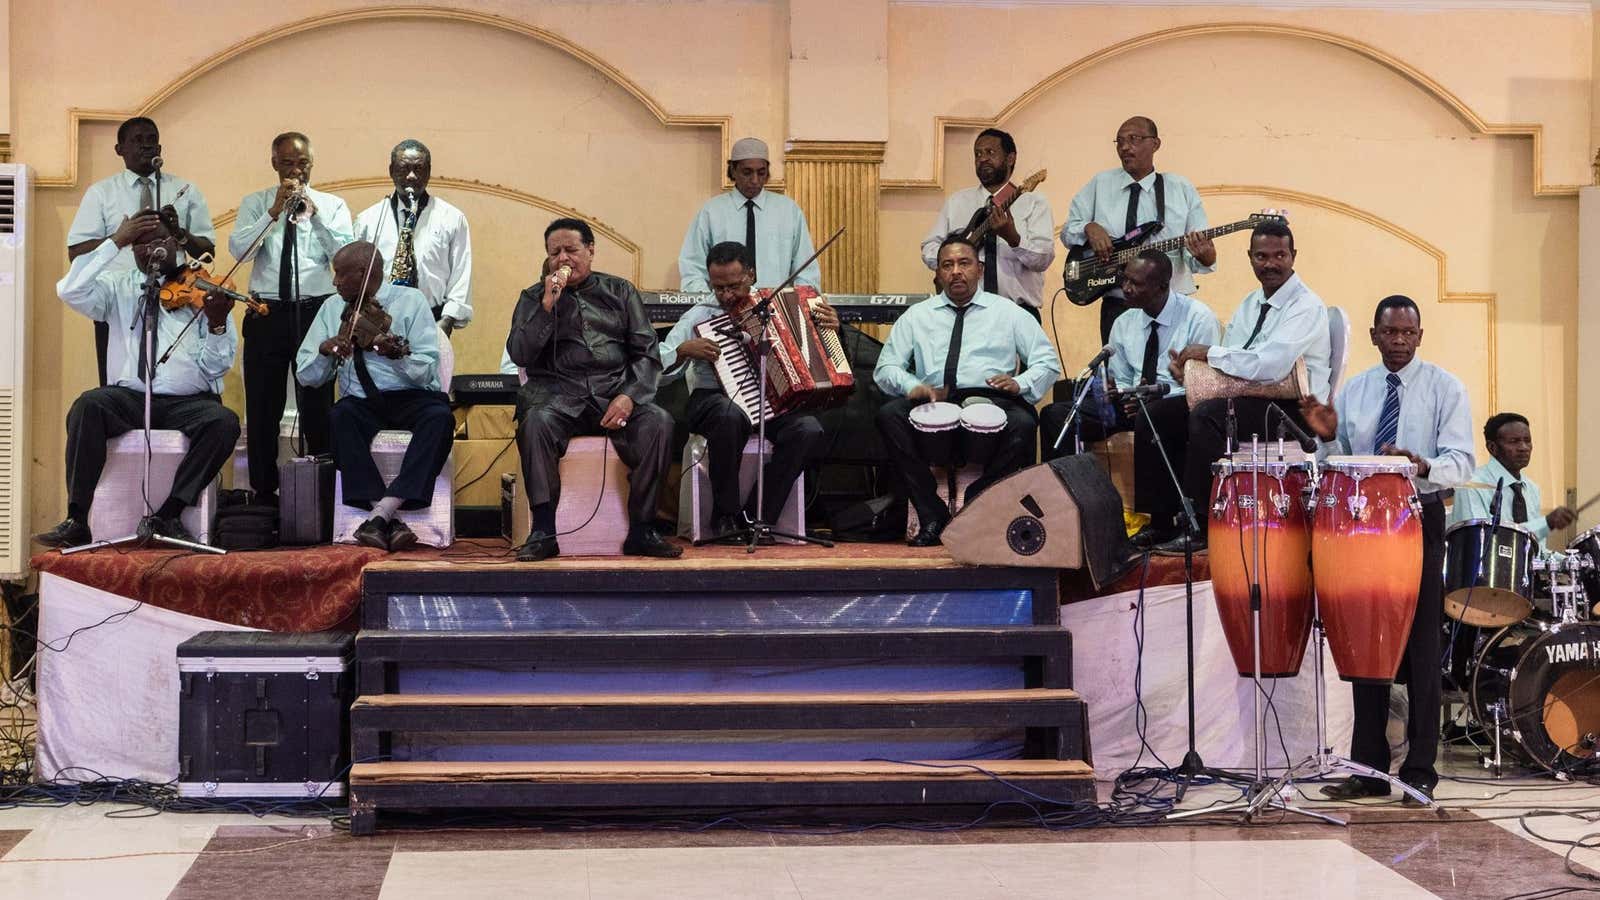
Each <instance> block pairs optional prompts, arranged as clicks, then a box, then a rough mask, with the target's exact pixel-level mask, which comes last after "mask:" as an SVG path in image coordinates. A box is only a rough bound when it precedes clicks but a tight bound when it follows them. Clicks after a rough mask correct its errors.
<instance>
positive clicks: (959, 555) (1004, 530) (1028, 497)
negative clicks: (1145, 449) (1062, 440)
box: [943, 454, 1132, 585]
mask: <svg viewBox="0 0 1600 900" xmlns="http://www.w3.org/2000/svg"><path fill="white" fill-rule="evenodd" d="M943 543H944V545H945V547H946V548H947V549H949V551H950V555H951V556H952V557H954V558H955V560H956V562H960V563H965V564H968V565H988V566H1035V567H1048V568H1059V569H1078V568H1082V567H1083V566H1084V565H1085V564H1087V565H1088V566H1089V574H1090V576H1091V577H1092V578H1093V579H1094V581H1095V583H1096V584H1097V585H1098V584H1103V583H1108V582H1110V581H1112V580H1115V579H1116V578H1117V577H1119V576H1120V575H1121V574H1122V572H1124V571H1126V568H1127V561H1128V559H1129V558H1131V556H1132V546H1131V545H1130V544H1129V543H1128V534H1127V531H1126V529H1125V527H1124V525H1123V519H1122V497H1121V495H1119V494H1118V493H1117V489H1116V487H1115V486H1114V485H1112V483H1111V477H1110V476H1109V475H1107V474H1106V471H1105V469H1103V468H1102V467H1101V466H1100V464H1099V462H1097V461H1096V460H1095V458H1094V457H1093V456H1091V455H1089V454H1083V455H1079V456H1064V457H1062V458H1060V459H1056V460H1052V461H1051V462H1048V463H1043V464H1040V465H1037V466H1031V467H1029V468H1026V469H1023V470H1022V471H1020V472H1017V473H1016V474H1014V475H1010V476H1008V477H1006V478H1004V479H1002V480H1000V481H997V482H995V483H994V484H993V485H991V486H990V487H989V489H988V490H986V491H984V492H983V493H982V494H980V495H978V497H977V499H975V500H973V501H972V502H971V503H969V504H967V506H966V507H965V508H964V509H962V510H961V512H960V513H958V514H957V515H956V517H955V518H954V519H951V520H950V524H949V525H947V526H945V529H944V534H943Z"/></svg>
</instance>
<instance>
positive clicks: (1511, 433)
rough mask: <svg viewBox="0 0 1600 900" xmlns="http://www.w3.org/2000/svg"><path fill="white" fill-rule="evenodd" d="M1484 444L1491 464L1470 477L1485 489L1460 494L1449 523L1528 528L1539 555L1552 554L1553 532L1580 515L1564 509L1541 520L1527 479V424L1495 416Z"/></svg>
mask: <svg viewBox="0 0 1600 900" xmlns="http://www.w3.org/2000/svg"><path fill="white" fill-rule="evenodd" d="M1483 443H1484V446H1485V447H1487V448H1488V449H1489V461H1488V462H1486V463H1484V464H1483V465H1481V466H1479V467H1478V468H1476V469H1474V470H1473V471H1472V474H1471V475H1469V476H1467V481H1468V483H1471V484H1481V485H1486V487H1482V488H1468V487H1462V488H1457V489H1456V499H1455V506H1454V507H1452V508H1451V510H1450V522H1451V524H1454V523H1456V522H1466V521H1469V520H1472V519H1496V518H1498V519H1499V521H1501V522H1509V523H1511V524H1513V525H1520V526H1522V527H1523V528H1526V529H1527V530H1528V531H1529V532H1530V533H1532V534H1533V536H1534V537H1535V538H1538V540H1539V550H1540V551H1541V552H1545V553H1548V552H1549V548H1548V547H1546V546H1545V540H1546V539H1547V538H1549V537H1550V532H1552V531H1560V530H1562V529H1563V528H1568V527H1571V525H1572V523H1573V522H1576V521H1577V520H1578V516H1577V514H1576V513H1574V512H1573V511H1572V510H1570V509H1568V508H1566V507H1565V506H1558V507H1556V508H1555V509H1552V510H1550V512H1548V513H1546V514H1544V515H1542V516H1541V515H1540V514H1539V509H1540V503H1539V499H1540V498H1539V486H1538V485H1537V484H1534V483H1533V482H1532V481H1530V480H1528V479H1527V478H1524V477H1523V474H1524V473H1525V472H1526V471H1527V468H1528V463H1529V462H1530V461H1532V459H1533V431H1532V429H1530V428H1529V426H1528V419H1527V418H1526V417H1525V416H1522V415H1520V414H1518V413H1514V412H1503V413H1496V414H1494V415H1492V416H1490V417H1489V421H1487V422H1485V423H1484V425H1483Z"/></svg>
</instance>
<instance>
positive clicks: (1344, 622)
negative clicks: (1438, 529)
mask: <svg viewBox="0 0 1600 900" xmlns="http://www.w3.org/2000/svg"><path fill="white" fill-rule="evenodd" d="M1321 470H1322V477H1321V482H1320V484H1319V485H1318V487H1317V489H1316V490H1315V491H1313V490H1312V485H1311V477H1310V463H1309V462H1308V461H1307V460H1306V459H1305V457H1304V455H1303V454H1299V455H1298V458H1291V457H1284V458H1282V459H1279V458H1277V455H1276V454H1273V458H1272V459H1271V460H1270V461H1267V462H1264V463H1261V464H1260V466H1259V467H1258V468H1257V469H1256V470H1254V471H1252V468H1251V462H1250V457H1249V454H1248V453H1239V454H1234V455H1233V456H1232V457H1230V458H1226V459H1222V460H1218V461H1217V462H1215V463H1213V464H1212V467H1211V472H1212V482H1211V512H1210V522H1209V535H1208V541H1209V545H1210V559H1211V580H1212V590H1213V593H1214V594H1215V595H1216V599H1217V612H1218V614H1219V616H1220V618H1221V620H1222V630H1223V634H1224V635H1225V636H1226V637H1227V639H1228V649H1229V650H1230V651H1231V652H1232V654H1233V661H1234V665H1235V667H1236V668H1237V669H1238V672H1239V674H1240V675H1241V676H1243V677H1246V678H1248V677H1251V676H1252V675H1253V674H1254V671H1255V654H1254V650H1253V641H1252V631H1253V629H1252V625H1251V615H1250V613H1251V610H1250V585H1251V582H1252V580H1253V576H1254V575H1255V573H1256V552H1255V544H1254V541H1255V539H1256V538H1255V537H1254V534H1253V533H1254V532H1255V531H1256V530H1257V529H1258V528H1259V534H1260V551H1261V552H1260V560H1261V568H1260V578H1259V584H1260V587H1261V674H1262V676H1263V677H1267V678H1291V677H1293V676H1295V675H1297V674H1299V672H1300V663H1301V661H1302V660H1303V659H1304V658H1305V650H1306V643H1307V641H1308V639H1309V638H1310V636H1311V619H1312V614H1313V609H1314V602H1315V603H1320V607H1321V612H1322V621H1323V626H1324V628H1325V630H1326V632H1327V636H1328V646H1329V649H1330V650H1331V651H1332V652H1333V661H1334V665H1335V666H1336V667H1337V668H1338V670H1339V675H1340V677H1342V678H1344V679H1345V680H1346V681H1360V682H1388V681H1393V680H1394V676H1395V673H1396V672H1397V671H1399V668H1400V660H1401V658H1402V656H1403V655H1404V653H1405V646H1406V640H1407V638H1408V637H1409V636H1410V634H1411V620H1412V619H1413V618H1414V617H1415V616H1416V610H1417V589H1418V586H1419V585H1420V584H1421V580H1422V518H1421V504H1420V502H1419V501H1418V499H1417V492H1416V489H1415V488H1414V487H1413V486H1412V484H1411V475H1412V474H1413V473H1414V472H1415V471H1416V467H1415V466H1414V465H1413V464H1412V463H1411V462H1410V461H1409V460H1406V459H1403V458H1401V457H1395V456H1333V457H1329V458H1328V460H1327V461H1326V462H1325V463H1323V464H1322V466H1321ZM1313 594H1315V601H1314V599H1313Z"/></svg>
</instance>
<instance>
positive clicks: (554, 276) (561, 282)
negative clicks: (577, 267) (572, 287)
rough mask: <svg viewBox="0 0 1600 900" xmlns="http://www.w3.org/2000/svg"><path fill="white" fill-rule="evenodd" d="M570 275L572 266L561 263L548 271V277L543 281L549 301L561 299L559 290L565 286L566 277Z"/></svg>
mask: <svg viewBox="0 0 1600 900" xmlns="http://www.w3.org/2000/svg"><path fill="white" fill-rule="evenodd" d="M571 277H572V267H571V266H568V265H563V266H561V267H560V268H558V269H556V270H555V271H554V272H551V273H550V277H549V279H547V280H546V282H545V284H546V287H545V293H547V294H549V295H550V302H551V303H555V302H556V301H557V300H560V299H561V292H562V291H563V290H564V289H565V288H566V286H567V279H568V278H571Z"/></svg>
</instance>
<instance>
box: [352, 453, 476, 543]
mask: <svg viewBox="0 0 1600 900" xmlns="http://www.w3.org/2000/svg"><path fill="white" fill-rule="evenodd" d="M410 446H411V432H409V431H380V432H378V434H377V436H376V437H374V438H373V439H372V460H373V462H375V463H377V464H378V474H379V475H381V476H382V477H383V483H384V484H388V483H389V482H391V481H393V480H394V479H395V477H396V476H398V475H399V474H400V462H401V460H403V459H405V455H406V448H407V447H410ZM454 479H455V454H454V453H451V454H450V456H448V457H446V458H445V461H444V468H443V469H440V470H439V477H438V478H435V479H434V481H433V502H432V503H430V504H429V505H428V507H427V508H426V509H412V510H405V509H403V510H401V511H400V513H399V516H400V519H401V521H403V522H405V523H406V525H407V526H408V527H410V529H411V530H412V531H414V532H416V535H417V543H419V544H424V545H426V546H429V547H448V546H450V545H451V544H453V543H455V540H456V526H455V521H454V515H453V514H454V511H455V504H454V503H453V502H452V499H453V498H452V497H451V482H452V481H453V480H454ZM333 496H334V505H333V539H334V541H335V542H336V543H340V544H353V543H355V540H356V539H355V533H356V529H357V528H359V527H361V523H362V522H365V521H366V520H368V519H370V518H372V513H370V512H368V511H367V510H364V509H359V508H357V507H354V506H346V505H344V503H343V502H342V501H343V500H344V473H343V472H340V473H339V474H337V475H335V476H334V479H333Z"/></svg>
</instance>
